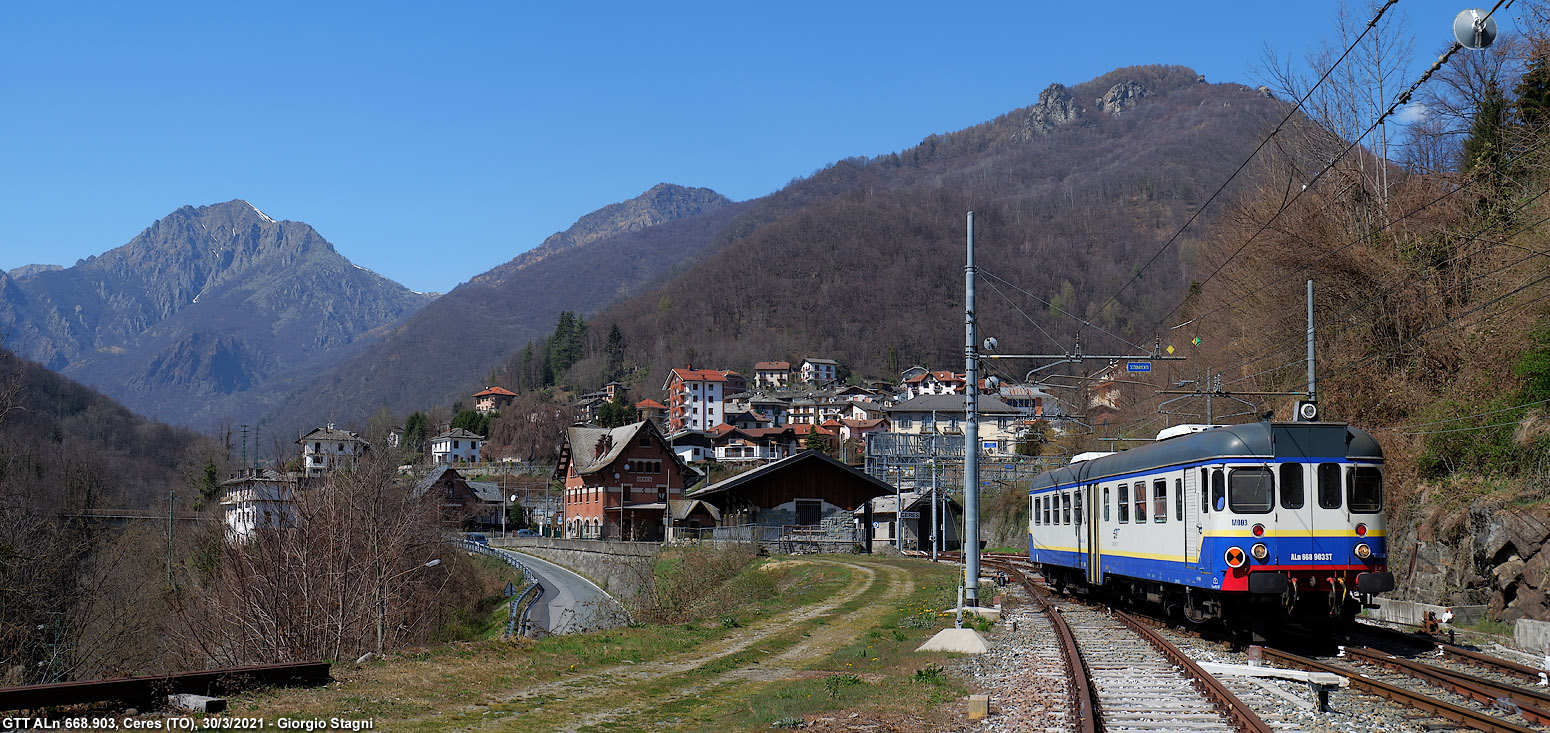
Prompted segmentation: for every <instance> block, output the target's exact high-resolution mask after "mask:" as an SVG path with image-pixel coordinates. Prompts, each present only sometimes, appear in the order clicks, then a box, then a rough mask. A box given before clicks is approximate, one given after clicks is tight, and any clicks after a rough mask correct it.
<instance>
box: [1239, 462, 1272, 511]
mask: <svg viewBox="0 0 1550 733" xmlns="http://www.w3.org/2000/svg"><path fill="white" fill-rule="evenodd" d="M1275 493H1276V491H1275V479H1274V478H1273V477H1272V476H1271V473H1270V469H1268V468H1235V469H1233V471H1232V476H1231V477H1230V478H1229V479H1228V481H1227V505H1228V506H1230V507H1232V510H1233V511H1234V512H1237V513H1239V514H1268V513H1270V510H1271V509H1273V508H1275Z"/></svg>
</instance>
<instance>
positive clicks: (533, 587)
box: [458, 540, 544, 637]
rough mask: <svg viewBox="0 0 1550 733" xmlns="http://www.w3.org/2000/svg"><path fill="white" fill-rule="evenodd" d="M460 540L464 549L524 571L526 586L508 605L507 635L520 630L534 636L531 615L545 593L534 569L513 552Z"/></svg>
mask: <svg viewBox="0 0 1550 733" xmlns="http://www.w3.org/2000/svg"><path fill="white" fill-rule="evenodd" d="M458 542H459V543H461V544H462V545H463V548H464V549H466V550H468V551H470V552H477V553H479V554H481V555H488V556H490V557H493V558H495V559H497V560H500V561H501V562H503V563H506V564H507V565H510V566H512V567H514V568H516V569H517V571H518V572H520V573H522V582H523V583H524V584H525V585H526V587H525V588H523V589H522V592H521V593H518V594H517V597H516V598H513V599H511V605H510V606H508V607H507V612H506V636H507V637H511V636H515V635H516V634H517V633H518V632H519V631H520V632H521V634H522V635H523V636H532V635H533V634H532V633H531V629H530V628H529V627H530V625H531V619H530V617H531V616H532V613H533V606H535V605H537V604H538V599H539V598H541V597H542V596H543V594H544V587H543V586H542V585H540V584H539V582H538V578H537V577H536V576H534V575H533V571H531V570H529V569H528V567H527V566H526V565H523V564H522V562H521V561H520V560H518V559H517V558H516V556H515V555H513V554H512V553H509V552H502V551H500V550H498V549H496V548H494V547H490V546H489V545H482V544H479V543H478V542H472V541H469V540H458Z"/></svg>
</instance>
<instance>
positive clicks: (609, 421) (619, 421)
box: [597, 393, 635, 428]
mask: <svg viewBox="0 0 1550 733" xmlns="http://www.w3.org/2000/svg"><path fill="white" fill-rule="evenodd" d="M633 422H635V408H633V407H631V406H630V405H629V404H627V403H625V401H624V395H623V393H620V394H618V395H615V396H614V398H613V399H612V400H609V401H608V402H605V403H603V406H602V407H601V408H599V409H598V411H597V424H598V425H601V426H603V427H605V428H621V427H624V426H625V425H629V424H630V423H633Z"/></svg>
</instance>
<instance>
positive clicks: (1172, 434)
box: [1157, 425, 1222, 440]
mask: <svg viewBox="0 0 1550 733" xmlns="http://www.w3.org/2000/svg"><path fill="white" fill-rule="evenodd" d="M1219 427H1222V426H1221V425H1174V426H1173V427H1170V428H1163V429H1162V430H1159V431H1157V439H1158V440H1167V439H1169V438H1177V437H1179V436H1180V435H1192V434H1194V433H1203V432H1205V431H1207V430H1210V429H1212V428H1219Z"/></svg>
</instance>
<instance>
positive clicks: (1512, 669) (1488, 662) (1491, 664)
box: [1437, 644, 1550, 685]
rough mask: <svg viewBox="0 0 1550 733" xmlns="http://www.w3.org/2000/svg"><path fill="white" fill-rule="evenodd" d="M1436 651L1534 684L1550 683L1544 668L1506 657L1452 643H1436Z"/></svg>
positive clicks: (1549, 677)
mask: <svg viewBox="0 0 1550 733" xmlns="http://www.w3.org/2000/svg"><path fill="white" fill-rule="evenodd" d="M1437 651H1438V652H1439V653H1441V654H1442V656H1444V657H1457V658H1458V659H1461V660H1463V661H1465V662H1468V663H1470V664H1473V665H1476V666H1480V667H1485V668H1486V669H1489V670H1492V671H1495V672H1498V673H1500V674H1505V675H1509V676H1512V677H1517V678H1519V679H1522V680H1525V681H1527V682H1533V683H1534V684H1538V685H1544V684H1547V683H1550V676H1547V674H1546V671H1545V670H1543V669H1536V668H1534V667H1530V666H1528V665H1527V664H1518V663H1517V662H1514V661H1511V660H1508V659H1498V658H1496V657H1493V656H1490V655H1489V654H1481V653H1480V652H1477V651H1474V650H1472V649H1465V648H1463V647H1460V646H1454V645H1452V644H1438V645H1437Z"/></svg>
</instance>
